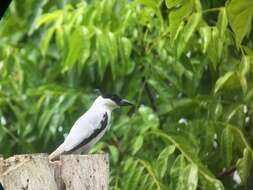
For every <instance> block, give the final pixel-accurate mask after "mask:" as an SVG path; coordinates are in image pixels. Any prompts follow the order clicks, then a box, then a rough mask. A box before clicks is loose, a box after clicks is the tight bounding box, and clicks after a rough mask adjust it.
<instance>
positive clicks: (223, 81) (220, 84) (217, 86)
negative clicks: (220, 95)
mask: <svg viewBox="0 0 253 190" xmlns="http://www.w3.org/2000/svg"><path fill="white" fill-rule="evenodd" d="M233 75H234V72H233V71H229V72H227V73H226V74H225V75H223V76H221V77H220V78H219V79H218V80H217V81H216V83H215V87H214V94H216V93H217V92H218V91H219V90H220V89H221V88H222V87H223V86H224V85H225V84H226V82H227V81H228V80H229V78H230V77H232V76H233Z"/></svg>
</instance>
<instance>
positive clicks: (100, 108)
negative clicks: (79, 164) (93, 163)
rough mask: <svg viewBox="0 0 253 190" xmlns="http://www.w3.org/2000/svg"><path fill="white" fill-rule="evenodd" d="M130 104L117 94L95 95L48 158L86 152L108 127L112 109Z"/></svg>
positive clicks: (52, 158)
mask: <svg viewBox="0 0 253 190" xmlns="http://www.w3.org/2000/svg"><path fill="white" fill-rule="evenodd" d="M130 105H133V104H132V103H130V102H129V101H127V100H125V99H121V98H120V97H119V96H117V95H102V96H99V97H97V98H96V100H95V101H94V103H93V104H92V105H91V107H90V108H89V110H88V111H87V112H86V113H84V114H83V115H82V116H81V117H80V118H79V119H78V120H77V121H76V122H75V123H74V125H73V127H72V128H71V130H70V132H69V134H68V136H67V138H66V139H65V141H64V142H63V143H62V144H61V145H60V146H59V147H58V148H57V149H56V150H55V151H54V152H53V153H51V154H50V155H49V160H50V161H53V160H56V159H58V158H59V156H60V155H61V154H72V153H76V154H78V153H82V152H87V151H88V150H89V149H90V148H91V146H92V145H94V144H95V143H96V142H97V141H98V140H99V139H100V138H101V137H102V136H103V135H104V134H105V132H106V131H107V130H108V129H109V128H110V120H111V113H112V111H113V110H114V109H116V108H119V107H121V106H130Z"/></svg>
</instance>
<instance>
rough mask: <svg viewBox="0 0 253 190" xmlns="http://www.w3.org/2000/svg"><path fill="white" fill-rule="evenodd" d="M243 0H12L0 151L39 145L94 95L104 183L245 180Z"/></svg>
mask: <svg viewBox="0 0 253 190" xmlns="http://www.w3.org/2000/svg"><path fill="white" fill-rule="evenodd" d="M252 17H253V2H252V0H230V1H229V0H227V1H226V0H165V1H164V0H101V1H100V0H87V1H83V0H73V1H70V0H54V1H49V0H41V1H36V0H26V1H22V2H21V1H18V0H13V1H12V3H11V5H10V7H9V9H8V11H7V12H6V13H5V16H4V18H3V19H2V20H1V21H0V125H1V126H0V153H1V154H3V155H4V156H5V157H7V156H11V155H13V154H25V153H38V152H48V153H49V152H51V151H52V150H54V149H55V148H56V147H57V146H58V145H59V144H60V143H61V142H62V141H63V139H64V135H66V134H67V133H68V131H69V130H70V128H71V126H72V125H73V123H74V122H75V120H76V119H77V118H78V117H79V116H80V115H82V114H83V113H84V112H85V111H86V110H87V109H88V108H89V106H90V105H91V103H92V102H93V101H94V99H95V98H96V97H97V94H96V92H95V90H96V89H100V90H101V91H103V92H110V93H115V94H119V95H120V96H122V97H124V98H127V99H128V100H130V101H132V102H135V104H136V105H137V107H136V109H135V110H129V109H128V108H126V109H122V110H117V111H116V113H114V114H113V122H112V127H111V129H110V131H109V132H108V133H107V134H106V135H105V136H104V137H103V139H102V140H101V141H100V142H99V143H97V144H96V146H95V147H94V148H93V149H92V151H91V152H93V153H94V152H96V153H100V152H108V153H109V155H110V173H111V174H110V189H112V190H116V189H124V190H134V189H138V190H152V189H166V190H167V189H171V190H186V189H187V190H195V189H198V190H216V189H217V190H220V189H252V184H251V183H252V180H251V179H252V178H253V176H252V171H251V166H252V156H253V155H252V153H253V152H252V148H251V147H252V144H253V130H252V106H253V104H252V103H253V102H252V96H253V89H252V86H253V83H252V82H253V80H252V74H253V67H252V63H253V62H252V60H253V50H252V47H253V32H252V30H251V29H252Z"/></svg>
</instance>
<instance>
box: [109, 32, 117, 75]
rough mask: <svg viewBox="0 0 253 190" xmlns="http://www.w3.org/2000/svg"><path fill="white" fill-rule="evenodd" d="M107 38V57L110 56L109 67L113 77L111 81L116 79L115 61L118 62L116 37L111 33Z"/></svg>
mask: <svg viewBox="0 0 253 190" xmlns="http://www.w3.org/2000/svg"><path fill="white" fill-rule="evenodd" d="M108 36H109V43H108V45H109V47H108V50H109V56H110V62H111V63H110V65H111V70H112V76H113V79H115V78H116V71H117V70H116V64H118V63H117V61H118V44H117V39H116V36H115V34H114V33H112V32H109V33H108Z"/></svg>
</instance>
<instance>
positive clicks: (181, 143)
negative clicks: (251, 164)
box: [151, 130, 224, 190]
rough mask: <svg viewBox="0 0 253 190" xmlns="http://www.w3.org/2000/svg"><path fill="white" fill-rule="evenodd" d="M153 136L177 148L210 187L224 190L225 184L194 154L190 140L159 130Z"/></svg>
mask: <svg viewBox="0 0 253 190" xmlns="http://www.w3.org/2000/svg"><path fill="white" fill-rule="evenodd" d="M151 134H154V135H157V136H158V137H162V138H164V139H166V140H168V141H169V142H170V143H172V144H174V145H175V146H176V148H177V149H178V150H179V151H180V152H181V153H182V155H183V156H184V157H185V158H186V159H187V160H188V162H190V163H191V164H194V165H196V166H197V167H198V171H199V174H200V175H201V176H202V177H203V178H204V179H205V181H206V182H207V183H208V184H209V185H210V186H212V187H215V188H216V189H221V190H223V189H224V186H223V184H222V183H221V182H220V181H219V180H217V179H216V178H215V176H214V175H213V174H212V173H211V172H210V171H209V170H208V169H207V168H206V167H205V165H204V164H202V163H201V161H200V160H199V158H198V157H197V156H196V155H197V154H196V152H194V149H193V148H192V147H191V146H190V145H189V142H188V140H186V139H184V138H183V137H182V136H179V135H174V134H170V135H167V134H165V133H163V132H161V131H159V130H156V131H153V132H151ZM181 159H182V158H181Z"/></svg>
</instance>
